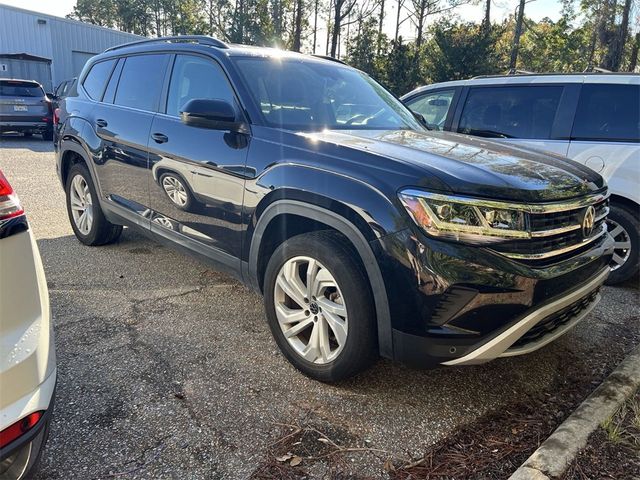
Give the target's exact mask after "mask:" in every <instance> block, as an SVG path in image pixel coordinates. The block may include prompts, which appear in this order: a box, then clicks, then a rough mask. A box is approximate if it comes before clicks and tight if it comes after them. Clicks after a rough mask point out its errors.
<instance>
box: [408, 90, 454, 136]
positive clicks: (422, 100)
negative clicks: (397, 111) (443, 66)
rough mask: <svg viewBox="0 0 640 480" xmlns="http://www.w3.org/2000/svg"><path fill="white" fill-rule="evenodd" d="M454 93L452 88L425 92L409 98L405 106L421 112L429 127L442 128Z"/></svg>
mask: <svg viewBox="0 0 640 480" xmlns="http://www.w3.org/2000/svg"><path fill="white" fill-rule="evenodd" d="M455 93H456V91H455V90H454V89H451V90H438V91H437V92H431V93H426V94H424V95H421V96H418V97H415V98H412V99H411V100H409V101H408V102H407V106H408V107H409V108H410V109H411V110H413V111H414V112H418V113H420V114H422V116H423V117H424V119H425V120H426V121H427V123H428V124H429V126H430V127H433V128H434V129H436V130H442V129H443V128H444V122H445V120H446V119H447V114H448V113H449V109H450V108H451V102H452V101H453V96H454V95H455Z"/></svg>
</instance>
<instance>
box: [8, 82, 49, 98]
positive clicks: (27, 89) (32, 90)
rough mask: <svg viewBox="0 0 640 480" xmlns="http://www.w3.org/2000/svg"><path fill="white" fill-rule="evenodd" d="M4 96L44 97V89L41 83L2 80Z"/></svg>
mask: <svg viewBox="0 0 640 480" xmlns="http://www.w3.org/2000/svg"><path fill="white" fill-rule="evenodd" d="M0 96H2V97H42V96H44V91H43V90H42V88H40V86H39V85H37V84H35V83H31V82H12V81H4V82H0Z"/></svg>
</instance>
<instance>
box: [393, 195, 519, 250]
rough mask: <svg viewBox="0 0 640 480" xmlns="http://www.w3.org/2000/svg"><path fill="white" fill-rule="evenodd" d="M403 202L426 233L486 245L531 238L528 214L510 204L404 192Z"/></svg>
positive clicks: (401, 198)
mask: <svg viewBox="0 0 640 480" xmlns="http://www.w3.org/2000/svg"><path fill="white" fill-rule="evenodd" d="M399 196H400V200H401V201H402V204H403V205H404V207H405V208H406V209H407V212H409V215H411V217H412V218H413V220H414V221H415V222H416V223H417V224H418V226H420V227H421V228H422V229H423V230H424V232H425V233H427V234H428V235H431V236H434V237H440V238H446V239H451V240H457V241H463V242H468V243H476V244H486V243H495V242H500V241H505V240H510V239H525V238H531V234H530V233H529V232H528V231H527V227H526V212H525V211H523V210H518V209H515V208H513V207H511V205H510V204H509V203H507V202H495V201H490V200H483V199H473V198H465V197H455V196H449V195H441V194H435V193H429V192H422V191H419V190H403V191H402V192H400V195H399Z"/></svg>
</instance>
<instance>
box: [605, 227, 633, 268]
mask: <svg viewBox="0 0 640 480" xmlns="http://www.w3.org/2000/svg"><path fill="white" fill-rule="evenodd" d="M607 228H608V229H609V235H611V236H612V237H613V241H614V242H615V243H614V244H613V248H614V250H613V258H612V259H611V271H614V270H617V269H619V268H620V267H622V265H624V263H625V262H626V261H627V260H628V259H629V256H630V255H631V237H630V236H629V232H627V231H626V230H625V229H624V227H623V226H622V225H620V224H619V223H617V222H614V221H613V220H611V219H607Z"/></svg>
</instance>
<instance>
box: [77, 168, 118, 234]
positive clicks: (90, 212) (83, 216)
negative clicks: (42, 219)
mask: <svg viewBox="0 0 640 480" xmlns="http://www.w3.org/2000/svg"><path fill="white" fill-rule="evenodd" d="M65 192H66V194H67V213H68V214H69V221H70V222H71V228H73V232H74V233H75V235H76V237H77V238H78V240H80V241H81V242H82V243H84V244H85V245H105V244H107V243H112V242H114V241H115V240H116V239H117V238H118V237H119V236H120V234H121V233H122V226H121V225H114V224H112V223H110V222H109V221H108V220H107V219H106V218H105V216H104V214H103V213H102V209H101V208H100V204H99V203H98V194H97V193H96V189H95V186H94V185H93V180H92V179H91V175H90V174H89V170H88V169H87V166H86V165H85V164H84V163H76V164H75V165H73V166H72V167H71V169H70V170H69V173H68V175H67V184H66V186H65Z"/></svg>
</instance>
